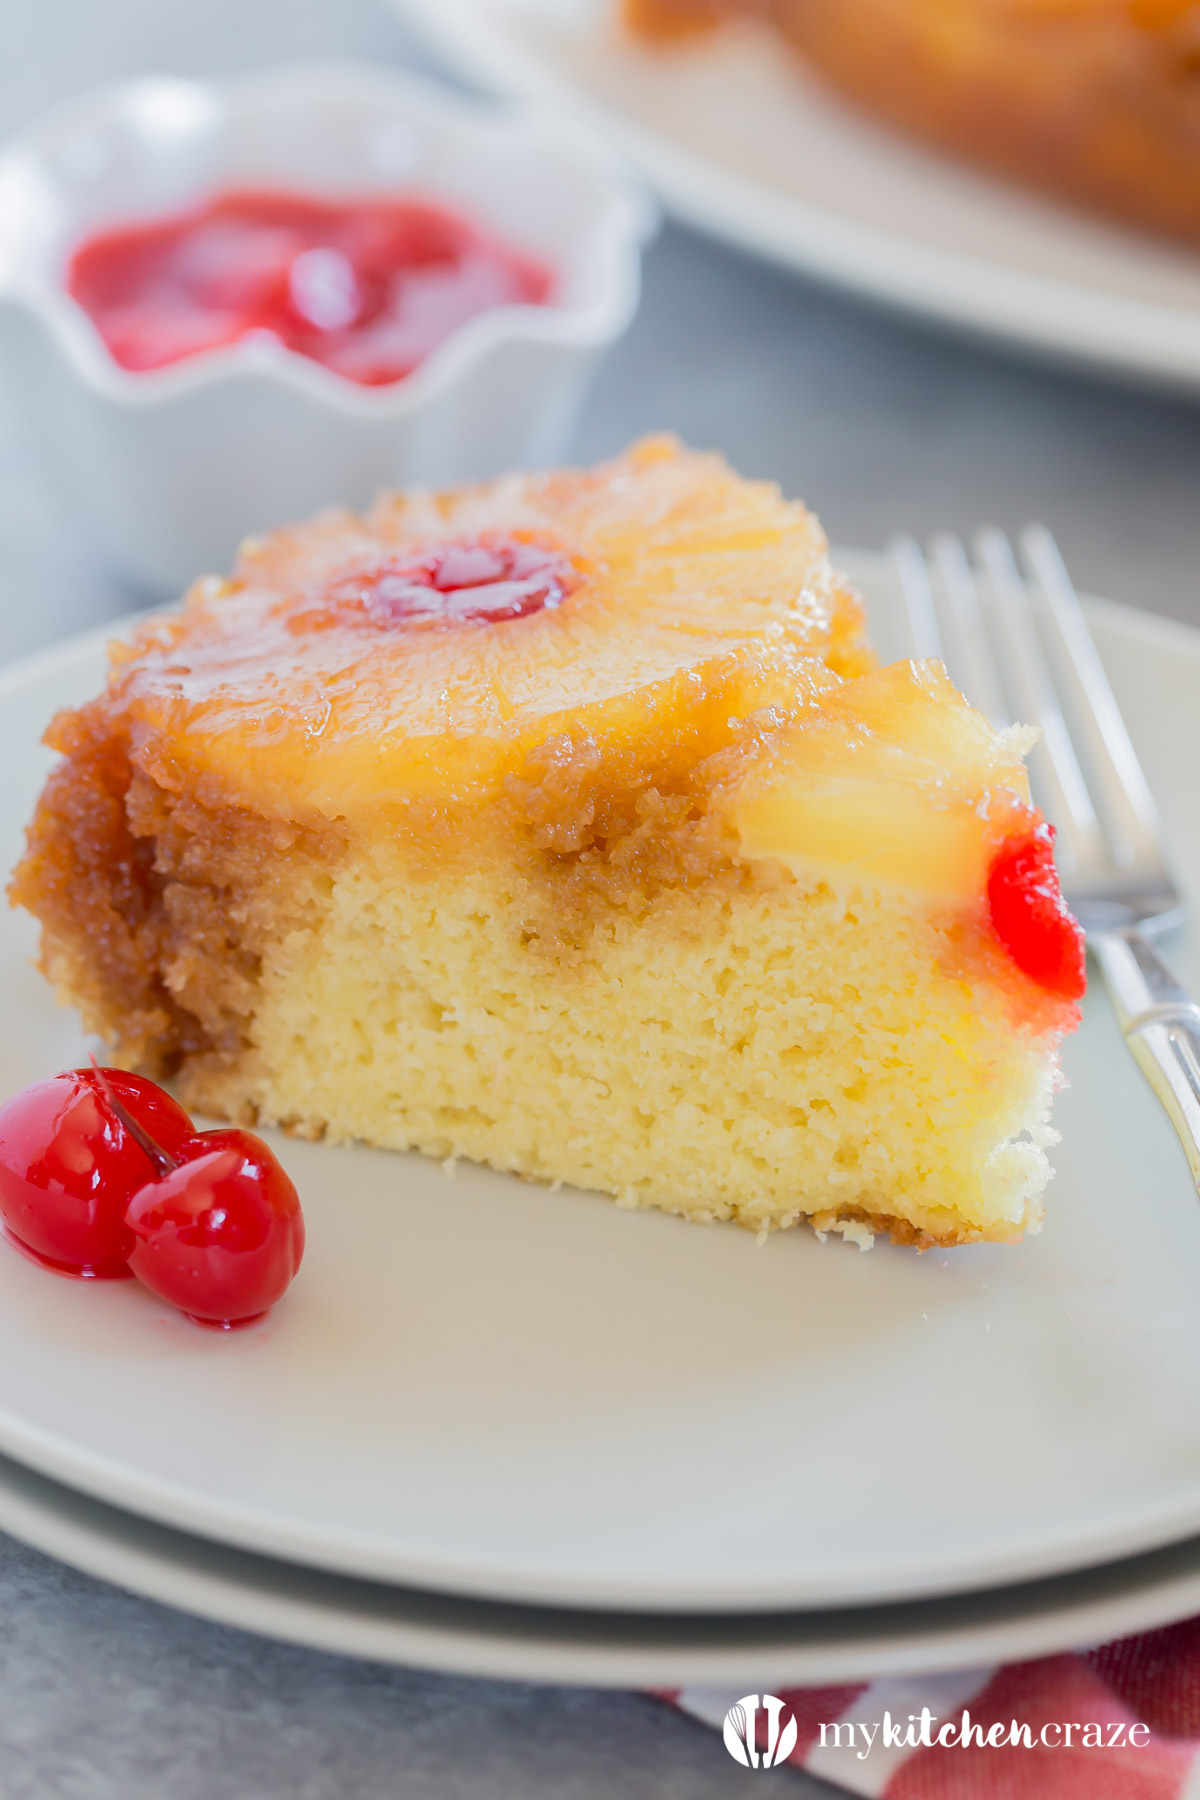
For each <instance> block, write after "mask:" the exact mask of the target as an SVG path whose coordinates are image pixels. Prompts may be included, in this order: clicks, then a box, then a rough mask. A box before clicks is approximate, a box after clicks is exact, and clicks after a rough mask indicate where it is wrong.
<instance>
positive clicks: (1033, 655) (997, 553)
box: [975, 526, 1110, 869]
mask: <svg viewBox="0 0 1200 1800" xmlns="http://www.w3.org/2000/svg"><path fill="white" fill-rule="evenodd" d="M975 545H976V549H977V550H978V552H979V557H980V561H981V562H982V564H983V567H984V569H985V570H986V572H987V576H988V580H989V582H990V584H991V590H992V595H993V598H994V600H995V606H994V608H993V614H992V616H993V618H994V620H995V623H996V627H997V635H998V637H999V638H1000V641H1001V642H1002V644H1003V645H1004V649H1005V651H1006V662H1007V665H1008V668H1007V673H1008V676H1009V685H1010V688H1011V691H1012V695H1013V700H1014V703H1015V710H1016V711H1017V713H1018V715H1019V716H1023V717H1024V718H1025V719H1027V720H1028V721H1029V723H1030V724H1033V725H1040V726H1041V730H1042V736H1041V741H1040V743H1038V744H1036V745H1035V746H1034V749H1033V752H1032V754H1031V757H1030V761H1031V763H1032V765H1033V768H1034V771H1035V779H1036V780H1037V781H1038V783H1039V785H1040V787H1041V788H1042V790H1043V795H1044V799H1045V809H1044V810H1045V812H1046V814H1047V816H1048V817H1049V819H1050V821H1051V823H1052V824H1054V825H1056V826H1057V827H1058V829H1059V831H1060V832H1061V834H1062V837H1063V848H1064V850H1065V851H1066V854H1067V856H1068V858H1069V860H1070V861H1071V862H1072V863H1073V864H1074V865H1075V867H1076V868H1078V869H1084V868H1087V867H1089V866H1091V867H1096V866H1098V865H1100V864H1101V863H1103V864H1106V865H1107V864H1108V862H1109V858H1110V853H1109V849H1108V844H1107V842H1106V840H1105V837H1104V833H1103V830H1102V829H1101V825H1100V821H1099V819H1098V818H1097V816H1096V809H1095V807H1094V806H1093V805H1092V800H1091V795H1090V794H1089V793H1088V787H1087V782H1086V781H1085V780H1084V776H1083V771H1082V769H1081V768H1080V766H1079V759H1078V758H1077V756H1076V755H1075V750H1074V746H1073V745H1072V743H1071V738H1070V734H1069V732H1068V730H1067V725H1066V720H1065V719H1064V718H1063V713H1062V708H1061V706H1060V705H1059V702H1058V695H1057V693H1056V692H1055V688H1054V681H1053V678H1052V676H1051V673H1050V667H1049V664H1048V663H1047V661H1046V657H1045V654H1044V652H1043V650H1042V646H1041V643H1040V642H1039V640H1038V635H1037V630H1036V628H1035V626H1034V622H1033V613H1032V610H1031V607H1030V604H1029V595H1028V593H1027V592H1026V588H1025V583H1024V581H1023V580H1022V579H1021V575H1020V572H1019V570H1018V568H1017V565H1016V561H1015V560H1014V557H1013V553H1012V549H1011V547H1010V545H1009V542H1008V539H1007V537H1006V536H1005V535H1004V533H1003V532H1002V531H1000V530H998V529H997V528H996V527H995V526H988V527H986V528H985V529H984V530H983V531H980V532H979V533H978V534H977V536H976V539H975Z"/></svg>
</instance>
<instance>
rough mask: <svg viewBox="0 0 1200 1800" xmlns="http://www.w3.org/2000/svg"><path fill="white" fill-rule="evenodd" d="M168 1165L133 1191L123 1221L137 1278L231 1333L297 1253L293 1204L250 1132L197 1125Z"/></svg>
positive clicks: (256, 1309) (263, 1305) (286, 1280)
mask: <svg viewBox="0 0 1200 1800" xmlns="http://www.w3.org/2000/svg"><path fill="white" fill-rule="evenodd" d="M174 1154H175V1156H176V1158H177V1163H176V1167H175V1168H173V1169H169V1170H168V1171H167V1172H166V1173H165V1174H163V1175H160V1176H159V1177H157V1179H155V1180H153V1181H148V1182H147V1183H146V1184H145V1186H144V1187H142V1188H141V1189H140V1190H139V1191H138V1192H137V1193H136V1194H134V1195H133V1197H132V1199H131V1200H130V1202H129V1204H128V1206H127V1207H126V1209H125V1221H126V1224H127V1225H128V1226H129V1229H130V1230H131V1231H132V1233H133V1236H134V1246H133V1249H132V1251H131V1253H130V1257H129V1266H130V1268H131V1269H132V1270H133V1273H134V1274H135V1275H136V1276H137V1278H138V1280H139V1281H141V1282H143V1283H144V1284H145V1286H146V1287H148V1288H149V1289H150V1291H151V1292H152V1293H155V1294H157V1295H158V1296H159V1298H160V1299H162V1300H168V1301H170V1303H171V1304H172V1306H177V1307H179V1309H180V1310H181V1311H182V1312H185V1313H186V1314H187V1315H188V1317H189V1318H190V1319H194V1320H195V1321H196V1323H197V1324H200V1325H211V1326H215V1327H217V1328H222V1329H226V1330H230V1329H232V1328H234V1327H235V1326H239V1325H250V1324H252V1323H253V1322H254V1320H255V1319H259V1318H261V1317H262V1315H263V1313H265V1312H266V1311H267V1310H268V1308H269V1307H272V1306H274V1304H275V1302H276V1301H277V1300H278V1299H279V1298H280V1296H281V1295H282V1294H283V1293H284V1291H285V1290H286V1288H287V1287H288V1286H289V1285H290V1283H291V1281H292V1278H293V1277H294V1275H295V1273H296V1271H297V1269H298V1268H299V1267H300V1259H301V1257H302V1256H303V1254H304V1217H303V1214H302V1213H301V1211H300V1201H299V1199H298V1197H297V1194H296V1190H295V1188H294V1187H293V1186H292V1183H291V1181H290V1180H289V1178H288V1176H287V1174H286V1173H285V1172H284V1169H283V1167H282V1166H281V1164H280V1163H279V1162H278V1160H277V1159H276V1158H275V1157H274V1156H273V1155H272V1153H271V1151H270V1150H269V1149H268V1148H267V1146H266V1144H264V1143H263V1141H262V1139H261V1138H257V1137H255V1136H254V1134H253V1133H252V1132H249V1131H242V1130H239V1129H237V1128H236V1127H230V1128H227V1129H223V1130H218V1131H202V1132H197V1133H196V1135H195V1136H194V1137H191V1138H189V1139H187V1141H186V1142H184V1143H183V1144H180V1145H178V1146H177V1147H176V1150H175V1153H174Z"/></svg>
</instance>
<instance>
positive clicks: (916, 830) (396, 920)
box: [12, 438, 1083, 1244]
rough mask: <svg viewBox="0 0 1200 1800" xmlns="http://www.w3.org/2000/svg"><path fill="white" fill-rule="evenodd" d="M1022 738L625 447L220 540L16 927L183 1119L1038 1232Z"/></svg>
mask: <svg viewBox="0 0 1200 1800" xmlns="http://www.w3.org/2000/svg"><path fill="white" fill-rule="evenodd" d="M1025 741H1026V740H1025V739H1023V738H1022V735H1021V734H1020V733H1017V732H1010V733H998V732H996V731H994V730H993V729H992V728H991V727H990V726H989V725H988V724H987V723H986V721H985V720H984V719H983V718H981V717H980V716H979V714H977V713H975V712H973V711H972V710H971V709H970V708H969V707H968V706H967V704H966V703H965V701H964V700H963V699H962V698H961V696H960V695H959V694H958V693H957V691H956V690H955V689H954V688H953V687H952V686H951V684H950V682H949V681H948V679H947V678H946V675H945V673H944V672H943V670H942V668H941V666H940V665H939V664H937V663H899V664H896V665H895V666H893V667H891V668H877V667H876V666H875V665H874V660H873V658H872V656H871V654H870V651H869V649H868V647H867V644H866V639H865V633H864V624H863V616H862V611H861V608H860V605H859V603H858V601H857V599H856V598H855V596H854V595H853V594H852V593H851V592H850V591H849V590H848V589H847V588H846V586H845V585H844V583H842V582H841V581H840V580H839V578H838V577H837V576H836V575H835V574H834V573H833V571H832V570H831V568H830V565H829V562H828V559H827V551H826V544H825V540H824V538H823V537H822V534H821V531H820V528H819V526H818V525H817V523H816V521H815V520H814V519H813V517H812V516H811V515H810V514H809V513H808V512H806V511H805V509H804V508H803V507H802V506H800V505H799V504H794V503H790V502H786V501H784V500H783V499H781V498H780V496H779V494H778V492H777V490H776V489H775V488H774V487H772V486H769V485H767V484H765V483H757V482H746V481H742V480H739V479H738V478H737V477H736V476H735V475H734V474H733V473H732V472H731V471H730V470H729V469H728V468H727V467H726V466H725V465H724V464H723V463H722V462H721V460H720V459H719V458H718V457H715V456H708V455H699V454H696V453H693V452H690V451H687V450H685V449H683V448H681V447H680V446H679V445H678V444H677V443H675V442H674V440H671V439H666V438H658V439H650V440H647V441H644V442H642V443H639V444H637V445H635V446H634V447H633V449H631V450H630V451H629V452H628V453H626V454H625V455H623V456H620V457H618V458H616V459H615V460H614V461H612V462H610V463H607V464H604V465H602V466H600V467H598V468H596V469H595V470H592V471H587V472H576V471H562V472H552V473H549V474H544V475H533V476H512V477H510V478H507V479H504V480H500V481H496V482H494V483H492V484H490V485H487V486H480V487H474V488H465V489H462V490H460V491H457V492H449V493H440V494H414V495H411V496H407V497H405V496H385V497H384V498H382V499H381V500H379V501H378V502H377V503H376V504H375V506H374V508H373V509H372V510H371V511H370V512H369V513H368V514H367V515H366V516H365V517H362V518H359V517H355V516H352V515H350V514H348V513H329V514H326V515H322V516H320V517H318V518H317V519H315V520H314V521H312V522H311V523H310V524H306V525H299V526H296V527H292V528H288V529H284V530H280V531H277V532H275V533H273V534H272V535H271V536H269V537H266V538H263V539H262V540H260V541H254V542H251V543H248V544H247V545H245V546H244V547H243V550H242V553H241V557H240V560H239V562H238V564H237V567H236V569H235V572H234V574H233V577H232V578H231V579H229V580H217V579H208V580H203V581H200V582H199V583H197V585H196V586H195V587H194V588H193V589H192V590H191V592H190V594H189V595H188V597H187V600H186V604H185V606H184V608H183V611H182V612H181V613H179V614H177V615H170V614H168V615H164V616H161V617H157V618H153V619H151V620H150V621H149V622H148V623H146V624H144V625H143V626H142V627H141V628H140V629H139V631H138V632H137V634H136V635H135V637H134V639H133V641H132V643H130V644H118V645H116V646H115V647H114V649H113V651H112V667H111V673H110V676H109V681H108V686H107V689H106V691H105V692H104V693H103V694H102V695H100V697H99V698H98V699H96V700H93V701H92V702H90V703H89V704H87V705H85V706H82V707H80V708H78V709H77V710H74V711H70V712H65V713H61V714H60V715H59V716H58V717H57V718H56V719H55V720H54V722H53V725H52V726H51V729H50V733H49V742H50V743H51V744H52V745H53V746H54V747H55V748H56V749H58V750H59V751H61V752H62V758H61V761H60V762H59V764H58V766H57V768H56V769H55V770H54V772H53V773H52V774H51V776H50V778H49V780H48V782H47V784H46V787H45V790H44V792H43V794H42V797H41V800H40V803H39V805H38V808H37V813H36V816H35V818H34V821H33V824H32V826H31V828H30V832H29V843H28V849H27V853H26V855H25V858H24V860H23V862H22V863H21V865H20V866H19V868H18V870H17V872H16V875H15V878H14V883H13V888H12V894H13V898H14V899H15V900H16V901H17V902H19V903H21V904H23V905H25V906H27V907H28V908H29V909H30V910H31V911H32V912H34V913H35V914H36V915H37V916H38V917H39V918H40V920H41V923H42V963H43V967H44V969H45V971H46V973H47V974H48V976H49V977H50V979H51V981H52V982H53V983H54V985H55V987H56V988H57V990H58V992H59V994H60V996H61V997H62V998H64V999H65V1000H68V1001H70V1002H72V1003H74V1004H75V1005H77V1006H78V1007H79V1008H80V1010H81V1011H82V1013H83V1016H84V1018H85V1020H86V1022H87V1024H88V1025H89V1027H91V1028H92V1029H94V1030H96V1031H98V1032H99V1033H101V1034H102V1035H103V1036H104V1037H105V1038H106V1039H107V1040H108V1042H109V1043H110V1044H111V1045H112V1046H113V1049H114V1051H115V1053H116V1055H117V1056H118V1058H120V1059H121V1060H122V1061H124V1062H125V1063H126V1064H128V1065H131V1066H136V1067H139V1068H142V1069H145V1070H146V1071H147V1072H149V1073H156V1074H160V1075H161V1074H166V1075H171V1076H173V1077H174V1078H175V1079H176V1081H177V1083H178V1086H179V1089H180V1091H181V1094H182V1096H183V1098H184V1099H185V1100H186V1102H187V1104H188V1105H189V1106H192V1107H197V1108H200V1109H202V1110H203V1111H205V1112H208V1113H212V1114H217V1115H219V1116H222V1117H228V1118H234V1119H239V1120H244V1119H250V1118H255V1119H258V1120H260V1121H264V1122H275V1123H279V1124H282V1125H284V1126H286V1127H290V1128H291V1129H293V1130H295V1131H297V1132H300V1133H302V1134H305V1135H311V1136H319V1135H324V1136H326V1137H328V1138H331V1139H335V1140H350V1139H359V1140H364V1141H366V1142H367V1143H371V1144H376V1145H383V1146H390V1147H396V1148H412V1147H416V1148H418V1149H420V1150H422V1151H425V1152H426V1153H428V1154H429V1155H432V1156H436V1157H451V1156H464V1157H471V1158H475V1159H477V1160H479V1161H481V1162H486V1163H491V1164H493V1165H494V1166H495V1167H497V1168H500V1169H506V1170H514V1171H517V1172H518V1173H520V1174H522V1175H525V1176H530V1177H533V1178H537V1179H545V1180H561V1181H564V1182H570V1183H573V1184H575V1185H577V1186H579V1187H582V1188H591V1189H600V1190H602V1191H604V1192H606V1193H608V1194H611V1195H614V1196H615V1197H616V1198H617V1200H618V1201H619V1202H620V1203H621V1204H623V1205H627V1206H658V1207H663V1208H665V1209H667V1210H669V1211H672V1212H676V1213H681V1214H685V1215H686V1216H688V1217H690V1218H694V1219H700V1220H715V1219H735V1220H737V1221H738V1222H739V1223H740V1224H742V1225H745V1226H748V1227H750V1228H751V1229H754V1230H756V1231H759V1232H763V1231H767V1230H770V1229H773V1228H775V1227H782V1226H787V1225H791V1224H794V1223H795V1222H796V1221H797V1220H798V1219H801V1218H808V1219H809V1220H811V1222H812V1223H813V1224H814V1225H815V1226H816V1227H817V1228H818V1230H835V1231H841V1232H843V1233H844V1234H845V1235H846V1236H848V1237H850V1238H853V1239H856V1240H857V1241H859V1242H860V1243H867V1242H869V1241H870V1236H871V1233H872V1232H873V1231H874V1230H877V1229H883V1230H887V1231H889V1232H891V1234H892V1235H893V1236H894V1237H897V1238H899V1239H901V1240H904V1241H909V1242H916V1243H919V1244H928V1243H942V1244H944V1243H959V1242H964V1241H968V1240H971V1239H977V1238H992V1239H1011V1238H1014V1237H1017V1236H1019V1235H1020V1234H1021V1232H1022V1231H1023V1230H1024V1229H1026V1228H1028V1227H1030V1226H1031V1225H1035V1224H1036V1223H1037V1221H1038V1220H1039V1218H1040V1214H1041V1208H1040V1203H1039V1195H1040V1194H1041V1191H1042V1189H1043V1187H1044V1185H1045V1182H1046V1179H1047V1176H1048V1174H1049V1167H1048V1164H1047V1161H1046V1155H1045V1145H1046V1144H1047V1143H1048V1142H1050V1141H1051V1140H1052V1137H1053V1134H1052V1132H1051V1131H1050V1129H1049V1125H1048V1115H1049V1108H1050V1101H1051V1095H1052V1092H1053V1090H1054V1087H1055V1082H1056V1051H1057V1047H1058V1044H1059V1041H1060V1039H1061V1037H1062V1035H1063V1033H1064V1032H1065V1031H1067V1030H1069V1029H1071V1028H1072V1027H1073V1026H1074V1024H1075V1022H1076V1020H1077V1017H1078V1009H1077V1005H1076V1002H1077V1000H1078V997H1079V995H1080V992H1081V991H1082V986H1083V949H1082V938H1081V936H1080V934H1079V931H1078V928H1077V927H1076V926H1075V924H1074V922H1073V921H1072V920H1071V918H1070V915H1069V914H1068V913H1067V912H1066V909H1065V907H1064V906H1063V903H1062V900H1061V896H1060V894H1059V890H1058V882H1057V876H1056V874H1055V870H1054V864H1053V858H1052V853H1051V841H1050V833H1049V831H1048V829H1047V827H1046V826H1045V825H1044V823H1043V822H1042V820H1041V818H1040V816H1039V815H1038V813H1037V812H1036V811H1035V810H1034V809H1033V808H1032V807H1031V804H1030V800H1029V791H1028V786H1027V783H1026V777H1025V772H1024V768H1023V765H1022V751H1023V749H1024V747H1025Z"/></svg>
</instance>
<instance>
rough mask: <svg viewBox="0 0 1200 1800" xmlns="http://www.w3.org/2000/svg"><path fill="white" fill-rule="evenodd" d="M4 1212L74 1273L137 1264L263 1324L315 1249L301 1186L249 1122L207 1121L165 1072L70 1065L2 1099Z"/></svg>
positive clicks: (240, 1318)
mask: <svg viewBox="0 0 1200 1800" xmlns="http://www.w3.org/2000/svg"><path fill="white" fill-rule="evenodd" d="M0 1219H3V1222H4V1226H5V1229H6V1230H7V1233H8V1235H9V1236H10V1237H11V1238H12V1239H13V1240H14V1241H15V1242H16V1244H17V1246H18V1248H20V1249H22V1250H24V1251H25V1252H26V1253H27V1254H29V1255H31V1256H32V1257H33V1258H34V1260H35V1261H38V1262H41V1263H44V1264H47V1265H48V1266H49V1267H51V1268H53V1269H56V1270H58V1271H60V1272H61V1273H63V1274H71V1275H78V1276H90V1277H97V1276H107V1277H120V1276H129V1275H136V1276H137V1277H138V1279H139V1280H140V1281H142V1282H143V1283H144V1285H145V1286H146V1287H148V1288H149V1289H150V1290H151V1291H152V1292H153V1293H155V1294H157V1295H158V1296H159V1297H160V1299H163V1300H168V1301H170V1302H171V1304H172V1305H174V1306H178V1307H179V1308H180V1309H181V1310H182V1311H183V1312H185V1313H187V1315H188V1316H189V1318H192V1319H194V1320H196V1322H197V1323H198V1324H202V1325H209V1326H213V1327H215V1328H218V1329H224V1330H231V1329H233V1328H235V1327H237V1326H240V1325H249V1324H252V1323H253V1322H254V1321H255V1320H256V1319H259V1318H261V1317H262V1315H263V1314H264V1313H265V1312H266V1311H267V1310H268V1309H269V1308H270V1307H271V1306H273V1305H274V1304H275V1302H276V1301H277V1300H278V1299H279V1298H280V1296H281V1295H282V1294H283V1293H284V1291H285V1290H286V1289H287V1287H288V1286H289V1284H290V1283H291V1281H292V1279H293V1277H294V1276H295V1274H296V1271H297V1269H298V1268H299V1267H300V1259H301V1257H302V1256H303V1254H304V1219H303V1215H302V1213H301V1211H300V1202H299V1199H298V1198H297V1195H296V1190H295V1188H294V1187H293V1186H292V1183H291V1181H290V1180H289V1179H288V1176H287V1175H286V1174H285V1172H284V1170H283V1168H282V1166H281V1165H280V1163H279V1162H278V1160H277V1159H276V1157H275V1156H273V1155H272V1153H271V1151H270V1150H269V1149H268V1148H267V1146H266V1144H264V1143H263V1142H262V1140H261V1139H260V1138H257V1137H255V1136H254V1135H253V1134H252V1133H251V1132H249V1131H242V1130H238V1129H228V1128H227V1129H222V1130H217V1131H197V1130H196V1128H195V1125H194V1124H193V1123H192V1121H191V1119H190V1118H189V1117H188V1115H187V1113H185V1112H184V1110H183V1108H182V1107H181V1106H177V1105H176V1103H175V1101H174V1100H172V1099H171V1097H170V1096H169V1095H168V1094H165V1093H164V1092H163V1091H162V1089H161V1088H159V1087H157V1086H156V1085H155V1084H154V1082H152V1081H147V1080H145V1078H144V1077H142V1076H138V1075H129V1074H126V1072H125V1071H124V1070H122V1069H101V1068H99V1067H98V1066H96V1065H95V1064H93V1066H92V1068H91V1069H69V1070H67V1071H66V1072H65V1073H64V1074H62V1075H55V1076H52V1077H50V1078H49V1079H48V1080H46V1081H38V1082H35V1083H34V1084H33V1085H32V1087H27V1088H24V1089H22V1091H21V1092H20V1093H19V1094H15V1095H14V1096H13V1098H12V1099H11V1100H9V1101H8V1102H7V1103H6V1104H5V1105H4V1106H3V1107H0Z"/></svg>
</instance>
